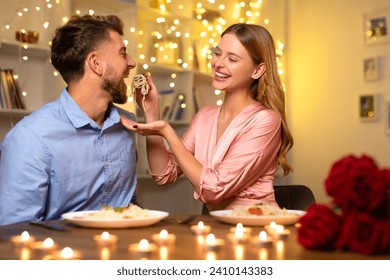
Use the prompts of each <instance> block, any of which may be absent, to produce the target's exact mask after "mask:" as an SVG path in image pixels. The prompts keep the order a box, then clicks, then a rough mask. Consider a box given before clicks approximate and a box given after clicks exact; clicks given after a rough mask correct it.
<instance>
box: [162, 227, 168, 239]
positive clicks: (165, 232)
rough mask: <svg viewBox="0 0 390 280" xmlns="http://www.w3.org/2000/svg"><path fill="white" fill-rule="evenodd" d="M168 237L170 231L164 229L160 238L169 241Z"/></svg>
mask: <svg viewBox="0 0 390 280" xmlns="http://www.w3.org/2000/svg"><path fill="white" fill-rule="evenodd" d="M167 237H168V231H167V230H165V229H163V230H162V231H160V238H161V239H167Z"/></svg>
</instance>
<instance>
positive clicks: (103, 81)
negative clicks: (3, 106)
mask: <svg viewBox="0 0 390 280" xmlns="http://www.w3.org/2000/svg"><path fill="white" fill-rule="evenodd" d="M121 35H123V23H122V21H121V20H120V19H119V18H118V17H116V16H91V15H85V16H82V17H79V16H75V17H72V18H71V19H70V20H69V22H68V23H67V24H66V25H64V26H62V27H59V28H57V30H56V33H55V35H54V38H53V40H52V47H51V61H52V64H53V66H54V67H55V68H56V69H57V70H58V71H59V72H60V74H61V76H62V78H63V79H64V81H65V82H66V84H67V87H66V88H65V89H64V90H63V91H62V93H61V96H60V98H59V99H58V100H56V101H54V102H52V103H50V104H46V105H45V106H43V107H42V108H41V109H39V110H37V111H36V112H34V113H32V114H31V115H30V116H28V117H25V118H24V119H23V120H21V121H20V122H19V123H18V124H17V125H16V126H15V127H14V128H13V129H12V130H11V131H10V132H9V133H8V134H7V135H6V137H5V139H4V141H3V143H1V146H0V225H5V224H10V223H17V222H23V221H29V220H51V219H59V218H61V215H62V214H63V213H66V212H73V211H80V210H94V209H101V206H102V205H109V206H113V207H119V206H127V205H128V204H129V203H130V202H132V199H134V198H135V187H136V183H137V180H136V178H137V174H136V149H135V141H134V135H133V132H129V131H128V130H126V129H124V128H123V127H122V125H121V123H120V118H119V115H120V114H123V115H125V116H127V117H129V118H131V119H135V116H134V115H133V114H131V113H129V112H127V111H125V110H122V109H120V108H118V107H116V106H115V105H114V104H113V103H125V102H126V100H127V95H126V92H127V86H126V84H125V82H124V79H125V78H126V77H128V75H129V72H130V69H133V68H134V67H135V66H136V63H135V61H134V60H133V59H132V58H131V57H130V56H129V55H128V54H127V53H126V47H125V45H124V44H123V41H122V39H121Z"/></svg>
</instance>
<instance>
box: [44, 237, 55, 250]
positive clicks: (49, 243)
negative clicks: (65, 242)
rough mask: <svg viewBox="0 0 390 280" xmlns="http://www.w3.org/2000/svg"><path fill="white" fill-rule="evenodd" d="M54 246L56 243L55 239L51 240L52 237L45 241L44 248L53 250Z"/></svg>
mask: <svg viewBox="0 0 390 280" xmlns="http://www.w3.org/2000/svg"><path fill="white" fill-rule="evenodd" d="M53 246H54V241H53V239H51V238H50V237H49V238H46V239H45V240H44V241H43V247H45V248H52V247H53Z"/></svg>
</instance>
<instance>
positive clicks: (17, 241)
mask: <svg viewBox="0 0 390 280" xmlns="http://www.w3.org/2000/svg"><path fill="white" fill-rule="evenodd" d="M34 240H35V237H33V236H30V234H29V233H28V231H23V232H22V234H21V235H15V236H12V237H11V242H12V243H13V244H14V245H15V246H18V247H26V246H30V245H31V243H32V242H33V241H34Z"/></svg>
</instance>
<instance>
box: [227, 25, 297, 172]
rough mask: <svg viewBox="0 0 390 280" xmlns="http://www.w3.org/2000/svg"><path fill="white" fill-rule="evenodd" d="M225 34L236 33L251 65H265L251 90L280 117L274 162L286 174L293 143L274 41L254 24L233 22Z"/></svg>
mask: <svg viewBox="0 0 390 280" xmlns="http://www.w3.org/2000/svg"><path fill="white" fill-rule="evenodd" d="M227 33H230V34H235V35H236V36H237V38H238V40H239V41H240V42H241V44H242V45H243V46H244V47H245V49H246V50H247V51H248V53H249V55H250V56H251V58H252V60H253V63H254V64H255V65H259V64H261V63H263V64H264V65H265V69H266V70H265V72H264V74H263V75H262V76H261V77H260V78H259V79H256V80H254V82H253V84H252V87H251V91H252V94H253V98H254V99H255V100H257V101H259V102H261V103H262V104H264V106H266V107H267V108H269V109H271V110H273V111H275V112H277V113H278V114H279V115H280V117H281V119H282V145H281V147H280V150H279V152H278V162H279V164H280V166H281V167H282V169H283V175H287V174H289V173H290V172H291V171H292V168H291V166H290V164H289V163H288V161H287V153H288V151H289V150H290V149H291V147H292V146H293V144H294V139H293V137H292V135H291V133H290V130H289V129H288V125H287V121H286V109H285V96H284V89H283V85H282V82H281V80H280V77H279V74H278V68H277V60H276V52H275V44H274V40H273V38H272V36H271V34H270V33H269V32H268V30H267V29H265V28H264V27H262V26H260V25H254V24H246V23H237V24H233V25H231V26H229V27H228V28H227V29H226V30H225V31H224V32H223V33H222V36H223V35H224V34H227Z"/></svg>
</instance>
